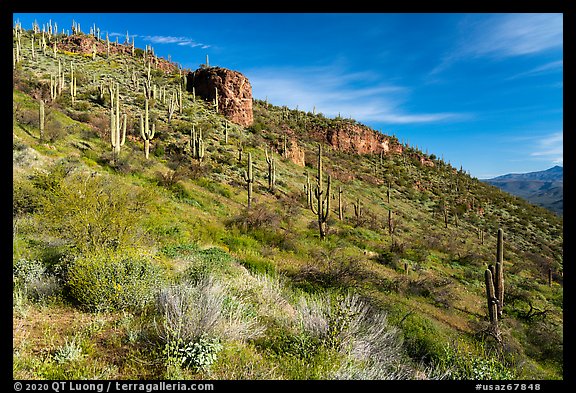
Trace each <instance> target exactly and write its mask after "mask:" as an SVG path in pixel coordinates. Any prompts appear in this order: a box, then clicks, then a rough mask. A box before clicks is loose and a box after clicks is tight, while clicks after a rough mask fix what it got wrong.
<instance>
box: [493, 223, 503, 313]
mask: <svg viewBox="0 0 576 393" xmlns="http://www.w3.org/2000/svg"><path fill="white" fill-rule="evenodd" d="M494 290H495V294H496V298H497V299H498V317H501V316H502V308H503V307H504V231H503V230H502V228H498V241H497V243H496V277H494Z"/></svg>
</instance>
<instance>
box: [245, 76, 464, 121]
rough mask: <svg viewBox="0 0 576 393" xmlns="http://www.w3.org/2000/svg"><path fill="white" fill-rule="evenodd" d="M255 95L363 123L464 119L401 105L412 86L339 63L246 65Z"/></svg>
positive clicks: (445, 113) (301, 108)
mask: <svg viewBox="0 0 576 393" xmlns="http://www.w3.org/2000/svg"><path fill="white" fill-rule="evenodd" d="M245 74H246V75H247V76H248V78H249V79H250V83H251V85H252V91H253V95H254V97H256V98H259V99H265V98H267V99H268V101H269V102H271V103H273V104H275V105H286V106H287V107H289V108H296V106H298V109H300V110H305V111H310V112H311V111H312V110H313V109H314V108H315V110H316V113H320V112H321V113H323V114H324V115H325V116H327V117H335V116H338V115H340V116H342V117H352V118H353V119H355V120H358V121H361V122H369V121H378V122H386V123H392V124H410V123H429V122H438V121H447V120H462V119H463V118H465V117H467V116H468V115H466V114H460V113H450V112H441V113H409V112H407V111H406V110H403V109H402V107H401V105H402V103H403V102H404V101H406V100H407V97H408V95H410V94H411V93H412V92H411V89H410V88H408V87H405V86H398V85H394V84H387V83H385V82H382V81H381V80H379V79H378V77H377V75H375V74H374V73H369V72H356V73H354V72H346V70H344V69H341V68H340V67H333V66H330V67H328V66H327V67H303V68H294V69H291V68H266V69H253V70H248V71H246V72H245Z"/></svg>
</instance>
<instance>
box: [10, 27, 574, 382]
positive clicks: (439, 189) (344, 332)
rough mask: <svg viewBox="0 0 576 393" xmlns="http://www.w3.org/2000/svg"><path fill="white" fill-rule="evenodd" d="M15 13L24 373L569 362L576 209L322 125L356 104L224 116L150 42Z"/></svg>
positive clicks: (18, 360) (456, 375) (295, 374)
mask: <svg viewBox="0 0 576 393" xmlns="http://www.w3.org/2000/svg"><path fill="white" fill-rule="evenodd" d="M16 30H17V33H15V38H14V40H15V58H14V60H15V61H14V71H13V86H14V88H13V346H14V353H13V355H14V357H13V359H14V362H13V375H14V378H15V379H561V378H562V375H563V329H562V325H563V277H562V270H563V269H562V267H563V223H562V218H561V217H558V216H556V215H554V214H553V213H550V212H548V211H546V210H544V209H542V208H539V207H536V206H533V205H530V204H528V203H526V202H524V201H522V200H520V199H519V198H516V197H513V196H511V195H508V194H505V193H503V192H501V191H499V190H498V189H497V188H495V187H492V186H490V185H487V184H484V183H482V182H480V181H478V180H477V179H475V178H472V177H470V176H469V175H467V174H466V173H465V172H464V171H462V170H456V169H455V168H453V167H452V166H451V165H450V164H448V163H446V162H444V161H443V160H439V159H437V158H436V157H435V156H434V155H429V156H428V155H426V154H424V153H422V152H421V151H419V150H417V149H415V148H413V147H411V146H408V145H405V144H403V145H401V144H400V143H399V142H398V140H397V139H396V138H395V137H392V136H391V137H390V139H389V142H390V145H394V146H401V148H402V153H390V154H386V155H379V154H366V155H359V154H355V153H346V152H342V151H338V150H337V149H335V148H333V147H331V146H329V145H328V144H326V143H325V141H321V140H318V139H315V135H318V134H319V133H321V131H322V130H324V131H325V130H327V129H336V128H341V127H349V126H352V125H358V123H356V122H355V121H354V120H350V119H343V118H340V117H337V118H335V119H329V118H327V117H325V116H324V115H322V114H321V113H305V112H302V111H298V110H292V109H289V108H287V107H277V106H273V105H270V104H268V103H265V102H263V101H260V100H254V118H255V120H254V124H253V125H252V126H250V127H248V128H244V127H241V126H238V125H235V124H233V123H228V122H225V121H224V118H223V117H222V116H221V115H220V114H218V113H217V112H216V111H215V108H214V106H213V104H212V103H211V102H204V101H203V100H202V99H199V98H198V97H195V96H194V95H193V94H188V93H186V90H185V88H184V90H179V89H182V87H185V86H184V85H183V84H184V81H185V78H182V73H181V72H180V71H179V70H178V69H176V68H175V69H174V70H173V71H163V70H162V69H161V68H156V67H157V62H156V61H151V60H150V59H155V57H154V56H153V54H152V53H151V51H150V50H149V49H148V48H147V49H146V50H145V51H143V50H140V49H135V50H134V49H131V48H130V47H129V46H127V47H126V51H124V53H120V52H121V51H120V50H118V51H116V50H112V49H113V48H115V47H116V45H115V44H113V43H108V44H106V41H105V40H104V41H103V40H100V43H101V44H103V45H107V46H106V48H107V49H106V52H103V53H97V54H96V55H95V56H94V55H93V52H92V49H91V52H90V53H89V54H87V55H86V56H81V55H78V54H74V53H72V52H64V51H61V50H58V51H57V52H56V53H54V51H53V47H54V46H53V43H54V42H56V41H60V40H62V39H64V38H65V37H64V35H62V34H53V35H51V37H50V38H47V39H46V41H47V42H46V45H47V47H46V48H47V49H46V48H44V49H43V48H42V46H41V45H40V44H38V43H39V42H41V34H40V33H39V32H36V33H33V32H32V31H23V30H22V31H20V30H19V29H16ZM78 34H82V33H78ZM33 36H34V37H35V42H36V44H37V46H38V47H37V48H36V50H35V52H34V55H32V51H31V45H32V37H33ZM118 47H122V45H119V46H118ZM90 48H93V46H92V45H90ZM102 48H105V46H102ZM16 49H17V52H18V53H17V56H16ZM72 67H73V68H74V78H76V82H75V83H74V84H73V85H72V86H74V89H75V93H74V95H71V94H67V93H68V87H67V86H70V85H69V83H65V84H64V83H63V84H62V85H60V83H61V82H60V81H62V80H64V81H66V82H70V81H68V80H67V79H68V78H69V75H70V71H71V68H72ZM112 82H114V86H115V87H114V89H115V90H114V94H112V92H111V91H107V90H106V89H104V86H112V85H111V83H112ZM59 86H61V89H62V91H63V92H64V93H66V94H62V91H60V92H59V91H58V90H59V89H60V87H59ZM170 91H174V92H178V91H182V94H181V97H180V95H179V96H178V100H176V99H175V98H174V99H170V98H169V97H170V96H169V92H170ZM174 97H175V96H174ZM39 98H40V99H39ZM197 98H198V99H197ZM72 99H73V100H74V102H73V104H72ZM120 100H122V101H121V105H122V108H120V107H119V105H120ZM180 101H181V104H180ZM42 108H43V109H42ZM142 108H144V111H145V114H142V110H143V109H142ZM120 112H122V114H123V115H124V116H122V120H120V117H119V115H120ZM141 116H142V117H141ZM144 119H146V120H144ZM120 124H122V127H120ZM196 127H197V129H198V133H196ZM200 130H202V133H200ZM286 130H289V131H290V134H289V135H291V137H292V136H293V137H294V138H295V139H296V141H297V144H298V146H299V148H300V149H302V150H303V151H304V154H305V158H306V160H305V161H306V166H305V167H301V166H298V165H296V164H295V163H293V162H292V161H290V159H288V156H287V155H286V154H285V151H286V146H287V144H286V138H285V136H286V133H287V131H286ZM124 133H125V135H124ZM112 135H114V136H112ZM152 137H154V143H153V144H154V146H152V147H150V144H149V142H150V139H152ZM143 138H144V139H143ZM111 144H112V148H111ZM120 146H122V149H121V150H120V148H119V147H120ZM142 150H144V151H145V154H142ZM242 152H245V153H247V154H246V155H242ZM274 152H276V154H278V158H277V159H274V162H273V163H272V162H271V161H270V160H271V159H272V157H273V154H274ZM280 152H281V153H282V154H281V155H280ZM239 153H240V154H239ZM267 157H268V159H269V161H266V158H267ZM419 157H425V158H426V159H427V160H429V161H431V162H432V163H433V164H434V165H433V166H429V165H423V164H422V162H421V160H420V159H419ZM324 173H325V174H326V175H327V176H328V181H327V184H326V185H324V184H323V183H324V181H323V176H324ZM310 176H315V179H313V180H312V181H311V180H310ZM306 179H308V181H306ZM314 182H315V183H316V184H315V185H311V183H314ZM314 186H315V187H314ZM336 189H338V191H339V192H338V196H336V195H335V194H336V193H335V192H331V190H336ZM246 192H248V197H246ZM336 197H338V202H336ZM247 198H248V199H247ZM332 200H333V201H334V202H333V203H332ZM355 213H356V214H355ZM499 229H502V234H503V241H504V242H505V247H500V246H498V243H499V242H498V233H499ZM500 244H501V243H500ZM497 249H498V253H497V254H498V255H499V256H498V257H496V256H495V255H494V254H495V250H497ZM500 254H501V256H500ZM490 264H500V265H501V266H500V267H499V271H498V274H496V275H497V276H498V275H501V274H503V280H504V281H503V282H504V283H505V291H501V292H495V293H494V296H492V297H493V298H498V296H500V294H502V296H503V298H504V299H503V301H499V302H498V304H499V305H500V306H501V310H499V309H498V308H497V307H496V309H495V310H493V314H494V315H498V317H497V321H498V329H499V336H498V337H497V338H498V339H496V337H494V335H492V334H490V333H491V330H490V329H491V323H490V319H489V313H488V309H487V307H486V306H487V298H486V286H485V284H486V281H485V276H484V274H485V271H488V272H490V274H491V275H494V274H492V272H491V271H490V268H488V265H490ZM487 269H488V270H487ZM495 273H496V271H495ZM490 283H493V282H492V281H491V280H490ZM503 285H504V284H502V285H501V284H497V286H498V288H502V289H504V286H503ZM500 311H501V313H500Z"/></svg>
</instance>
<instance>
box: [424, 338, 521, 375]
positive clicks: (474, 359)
mask: <svg viewBox="0 0 576 393" xmlns="http://www.w3.org/2000/svg"><path fill="white" fill-rule="evenodd" d="M434 365H435V367H436V368H437V369H440V370H443V371H444V372H445V373H446V379H457V380H462V379H463V380H509V379H515V377H516V375H515V373H514V367H511V365H510V364H508V363H507V362H506V361H505V360H503V359H502V358H501V357H500V356H498V355H490V354H488V352H487V350H486V348H485V347H484V344H482V343H479V344H476V345H475V347H473V348H472V350H466V349H465V348H464V346H462V345H461V344H445V345H444V346H443V348H442V351H441V352H439V353H438V357H437V358H436V359H435V360H434Z"/></svg>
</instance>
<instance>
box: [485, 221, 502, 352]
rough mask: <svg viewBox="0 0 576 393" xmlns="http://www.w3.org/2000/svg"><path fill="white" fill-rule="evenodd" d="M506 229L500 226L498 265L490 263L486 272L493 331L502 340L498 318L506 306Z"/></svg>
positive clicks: (487, 298) (497, 251)
mask: <svg viewBox="0 0 576 393" xmlns="http://www.w3.org/2000/svg"><path fill="white" fill-rule="evenodd" d="M503 265H504V231H503V230H502V228H498V241H497V245H496V266H494V265H489V266H488V268H487V269H486V271H485V272H484V279H485V281H486V300H487V302H488V316H489V317H490V324H491V325H492V330H493V333H494V335H495V337H496V339H497V340H498V341H500V331H499V327H498V320H499V319H500V318H501V317H502V308H503V306H504V269H503Z"/></svg>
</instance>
